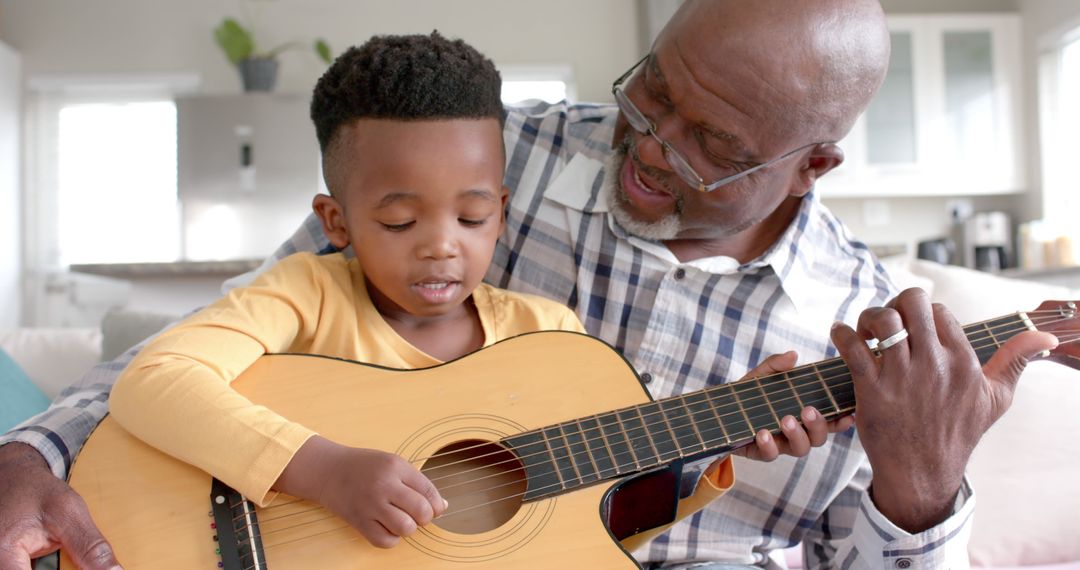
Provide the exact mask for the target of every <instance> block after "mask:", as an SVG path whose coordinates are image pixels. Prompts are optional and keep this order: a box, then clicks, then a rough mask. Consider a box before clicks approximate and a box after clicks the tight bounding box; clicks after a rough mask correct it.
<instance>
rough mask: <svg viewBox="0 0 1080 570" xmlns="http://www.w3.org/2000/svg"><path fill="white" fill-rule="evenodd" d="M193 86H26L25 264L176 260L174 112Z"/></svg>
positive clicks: (48, 82) (161, 81)
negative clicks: (181, 94)
mask: <svg viewBox="0 0 1080 570" xmlns="http://www.w3.org/2000/svg"><path fill="white" fill-rule="evenodd" d="M196 84H197V79H193V78H188V77H179V78H172V77H167V78H152V79H146V78H141V79H138V80H131V79H116V78H102V79H86V78H32V79H31V80H30V81H29V82H28V87H29V92H30V97H29V98H28V99H29V101H28V103H29V107H30V108H29V111H30V112H29V125H28V129H27V133H28V142H30V147H29V153H28V154H29V159H30V162H29V164H30V168H29V169H28V171H27V175H28V176H27V184H28V192H27V196H26V197H27V201H26V202H27V213H28V220H29V224H30V226H29V230H28V232H27V239H28V242H29V243H28V248H27V250H28V255H27V263H28V266H29V267H30V268H32V269H33V270H35V271H45V270H50V269H59V268H64V267H67V266H69V265H72V264H86V263H134V262H154V261H174V260H176V259H177V258H178V257H179V253H180V228H179V208H178V205H177V168H176V166H177V165H176V159H177V155H176V141H177V126H176V125H177V122H176V105H175V103H174V101H173V95H174V94H175V93H177V92H184V91H187V90H190V89H193V88H194V86H195V85H196Z"/></svg>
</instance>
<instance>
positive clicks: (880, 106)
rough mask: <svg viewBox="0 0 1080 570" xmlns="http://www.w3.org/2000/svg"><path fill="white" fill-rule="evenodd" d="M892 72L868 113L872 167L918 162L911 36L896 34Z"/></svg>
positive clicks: (891, 62)
mask: <svg viewBox="0 0 1080 570" xmlns="http://www.w3.org/2000/svg"><path fill="white" fill-rule="evenodd" d="M889 35H890V36H891V38H892V57H891V59H890V60H889V72H888V74H887V75H886V76H885V82H884V83H883V84H882V85H881V89H880V90H879V91H878V93H877V95H876V96H875V97H874V100H873V101H872V102H871V103H870V107H869V108H868V109H867V110H866V151H867V160H868V161H869V162H870V163H871V164H896V163H912V162H915V84H914V76H915V73H914V68H913V67H912V60H913V57H912V53H911V49H912V46H911V33H910V32H892V33H890V34H889Z"/></svg>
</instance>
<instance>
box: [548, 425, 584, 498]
mask: <svg viewBox="0 0 1080 570" xmlns="http://www.w3.org/2000/svg"><path fill="white" fill-rule="evenodd" d="M565 426H566V424H558V425H557V426H555V427H556V428H557V429H558V430H559V437H561V438H562V440H563V442H564V443H565V445H564V448H565V449H566V458H567V463H569V464H570V469H571V470H572V471H573V472H574V478H575V479H577V481H578V485H580V484H583V483H585V477H584V476H583V475H582V471H581V469H580V468H578V457H577V456H578V453H577V450H575V449H574V444H573V442H572V441H571V440H570V434H568V433H567V431H566V427H565ZM575 486H576V485H575Z"/></svg>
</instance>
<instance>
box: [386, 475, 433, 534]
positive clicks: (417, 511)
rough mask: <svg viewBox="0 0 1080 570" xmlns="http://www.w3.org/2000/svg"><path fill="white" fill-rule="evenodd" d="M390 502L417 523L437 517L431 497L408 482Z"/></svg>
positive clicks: (420, 523)
mask: <svg viewBox="0 0 1080 570" xmlns="http://www.w3.org/2000/svg"><path fill="white" fill-rule="evenodd" d="M440 501H441V499H440ZM390 502H391V503H392V504H393V506H395V507H397V508H398V509H400V510H401V511H403V512H404V513H405V514H406V515H407V516H408V517H410V518H411V520H412V521H414V524H415V525H419V526H423V525H426V524H427V523H429V522H431V519H433V518H435V505H434V504H433V503H432V502H431V499H429V498H428V497H427V496H425V495H424V494H423V493H421V492H420V491H418V490H416V489H414V488H412V487H410V486H408V485H407V484H403V485H402V486H401V489H400V490H399V492H398V493H396V494H395V495H394V496H393V497H391V498H390ZM403 536H404V535H403Z"/></svg>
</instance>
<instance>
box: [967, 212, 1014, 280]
mask: <svg viewBox="0 0 1080 570" xmlns="http://www.w3.org/2000/svg"><path fill="white" fill-rule="evenodd" d="M961 243H962V244H963V255H961V256H960V257H961V261H962V262H963V264H964V265H965V266H967V267H971V268H974V269H978V270H980V271H998V270H1001V269H1005V268H1006V267H1011V266H1012V258H1013V245H1012V226H1011V222H1010V221H1009V215H1008V214H1006V213H1005V212H979V213H977V214H974V215H973V216H971V217H970V218H968V219H967V220H965V221H964V222H963V239H962V240H961Z"/></svg>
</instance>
